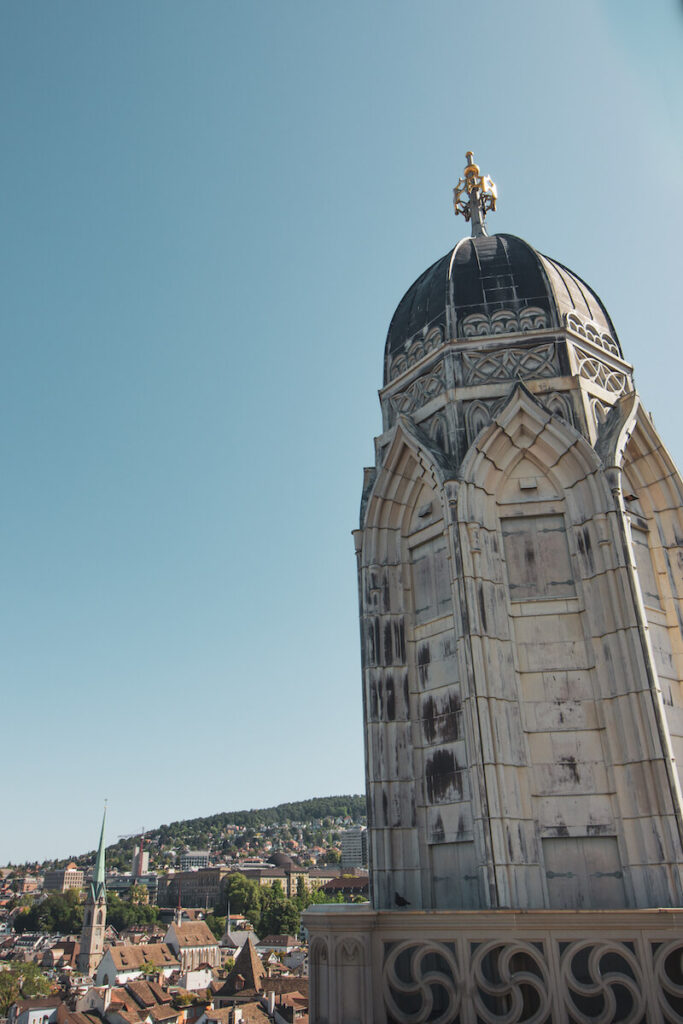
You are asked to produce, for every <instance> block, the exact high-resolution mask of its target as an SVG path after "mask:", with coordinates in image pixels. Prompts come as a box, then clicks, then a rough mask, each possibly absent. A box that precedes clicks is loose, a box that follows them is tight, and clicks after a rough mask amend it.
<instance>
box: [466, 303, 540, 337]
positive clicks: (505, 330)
mask: <svg viewBox="0 0 683 1024" xmlns="http://www.w3.org/2000/svg"><path fill="white" fill-rule="evenodd" d="M548 327H549V321H548V314H547V313H546V311H545V310H544V309H541V308H540V307H539V306H526V307H525V308H524V309H520V310H519V311H518V312H516V311H515V310H513V309H499V310H497V311H496V312H495V313H470V315H469V316H466V317H464V319H463V320H462V321H461V323H460V325H459V329H458V334H459V335H460V337H463V338H484V337H487V336H488V335H491V334H516V333H518V332H520V331H542V330H546V329H547V328H548Z"/></svg>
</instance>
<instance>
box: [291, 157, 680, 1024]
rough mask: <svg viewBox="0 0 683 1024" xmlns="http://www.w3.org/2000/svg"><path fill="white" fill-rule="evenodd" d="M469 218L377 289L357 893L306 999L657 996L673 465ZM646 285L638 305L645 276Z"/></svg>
mask: <svg viewBox="0 0 683 1024" xmlns="http://www.w3.org/2000/svg"><path fill="white" fill-rule="evenodd" d="M467 159H468V164H467V167H466V169H465V172H464V176H463V178H461V180H460V182H459V183H458V186H457V188H456V190H455V206H456V212H457V213H462V214H463V215H464V216H465V217H466V219H468V220H469V221H470V223H471V225H472V237H470V238H464V239H462V241H460V242H459V243H458V244H457V245H456V246H455V247H454V248H453V249H452V250H451V251H450V252H448V253H447V254H446V255H445V256H444V257H443V258H442V259H440V260H438V261H437V262H436V263H434V264H433V265H432V266H431V267H430V268H429V269H427V270H426V271H425V272H424V273H423V274H422V275H421V276H420V277H419V278H418V280H417V281H416V282H415V283H414V284H413V285H412V286H411V288H410V289H409V290H408V292H407V293H406V295H405V296H404V298H403V299H402V300H401V302H400V303H399V305H398V307H397V309H396V312H395V314H394V317H393V319H392V321H391V324H390V327H389V332H388V336H387V341H386V346H385V358H384V383H383V387H382V390H381V391H380V401H381V408H382V418H383V432H382V434H381V435H380V436H379V437H378V438H377V439H376V443H375V451H376V463H375V466H373V467H372V468H370V469H367V470H366V471H365V478H364V486H363V494H362V501H361V517H360V527H359V529H358V530H356V531H355V533H354V539H355V547H356V555H357V564H358V578H359V594H360V607H361V637H362V665H363V685H364V720H365V748H366V786H367V793H368V804H369V815H368V819H369V824H368V836H369V853H370V882H371V902H370V903H369V904H360V905H356V906H353V905H349V906H339V907H328V908H326V907H313V908H311V909H309V911H308V912H307V913H306V915H305V917H304V921H305V925H306V927H307V929H308V932H309V934H310V938H311V943H310V967H309V970H310V977H311V985H312V990H311V1007H310V1013H311V1017H310V1019H311V1022H312V1024H320V1022H322V1021H327V1022H329V1024H331V1022H336V1021H346V1020H355V1021H363V1022H371V1021H372V1022H377V1024H381V1022H389V1021H392V1022H399V1021H427V1020H429V1021H432V1022H434V1021H437V1020H438V1021H439V1022H442V1024H447V1022H448V1024H453V1022H464V1021H474V1020H477V1021H480V1022H482V1024H491V1022H493V1021H495V1020H498V1021H501V1020H505V1021H506V1022H507V1024H513V1022H520V1021H530V1020H534V1021H539V1022H540V1021H552V1022H553V1024H566V1022H569V1021H579V1020H580V1021H582V1022H587V1021H592V1020H595V1021H597V1020H600V1021H607V1020H627V1019H628V1020H632V1021H641V1020H642V1021H645V1020H648V1021H654V1020H659V1019H664V1018H666V1019H671V1020H673V1019H676V1016H677V1015H679V1014H680V1005H681V1004H680V995H679V993H680V988H679V985H680V980H679V979H680V974H679V966H677V965H679V964H680V959H681V955H682V953H683V928H682V926H681V911H680V909H676V908H681V907H682V906H683V798H682V792H681V777H680V771H681V770H682V769H683V688H682V685H681V684H682V681H683V641H682V632H681V629H682V628H681V622H682V621H683V618H682V615H681V597H682V596H683V571H682V569H683V550H682V544H683V541H682V540H681V538H683V482H682V481H681V478H680V476H679V474H678V472H677V470H676V468H675V466H674V464H673V462H672V460H671V457H670V455H669V454H668V452H667V450H666V447H665V446H664V444H663V442H662V440H661V439H660V437H659V436H658V434H657V431H656V429H655V427H654V424H653V422H652V419H651V417H650V415H649V414H648V413H647V412H646V411H645V409H644V408H643V406H642V404H641V402H640V399H639V397H638V394H637V392H636V391H635V387H634V383H633V376H632V367H631V366H630V365H629V363H628V362H627V361H626V359H625V357H624V355H623V353H622V349H621V346H620V343H619V339H618V336H617V333H616V330H615V328H614V325H613V323H612V321H611V319H610V316H609V314H608V312H607V310H606V308H605V306H604V305H603V303H602V302H601V300H600V299H599V297H598V296H597V294H596V293H595V292H594V291H593V289H592V288H590V287H589V286H588V285H587V284H586V283H585V282H584V281H583V280H582V279H581V278H580V277H578V276H577V275H576V274H574V273H573V272H572V271H570V270H568V269H567V268H566V267H565V266H563V265H562V264H561V263H558V262H557V261H556V260H554V259H550V258H549V257H547V256H544V255H542V254H541V253H539V252H538V251H537V250H536V249H534V248H533V247H532V246H531V245H529V244H528V243H527V242H525V241H523V240H522V239H521V238H518V237H516V236H513V235H508V234H500V235H495V234H494V235H491V236H489V235H488V234H487V224H486V222H485V216H486V213H487V212H489V211H491V210H493V209H495V205H496V194H495V187H494V186H493V183H492V182H491V181H490V179H488V178H487V177H486V176H484V175H481V174H480V171H479V168H478V167H477V166H476V164H474V161H473V159H472V154H471V153H468V154H467ZM646 301H650V298H649V297H647V299H646Z"/></svg>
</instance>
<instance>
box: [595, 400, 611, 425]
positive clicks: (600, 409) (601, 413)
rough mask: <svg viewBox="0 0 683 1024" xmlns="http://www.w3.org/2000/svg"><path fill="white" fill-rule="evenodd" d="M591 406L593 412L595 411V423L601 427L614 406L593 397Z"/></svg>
mask: <svg viewBox="0 0 683 1024" xmlns="http://www.w3.org/2000/svg"><path fill="white" fill-rule="evenodd" d="M590 407H591V412H592V413H593V419H594V420H595V425H596V427H598V429H599V428H600V427H601V426H602V424H603V423H604V422H605V420H606V419H607V414H608V413H609V411H610V409H611V408H612V406H611V405H608V404H607V402H601V401H600V399H599V398H591V400H590Z"/></svg>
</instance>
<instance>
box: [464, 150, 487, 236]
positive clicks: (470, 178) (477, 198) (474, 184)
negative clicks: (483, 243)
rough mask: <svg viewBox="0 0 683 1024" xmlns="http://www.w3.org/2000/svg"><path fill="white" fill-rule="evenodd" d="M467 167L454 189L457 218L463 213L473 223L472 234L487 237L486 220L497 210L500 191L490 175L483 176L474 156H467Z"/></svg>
mask: <svg viewBox="0 0 683 1024" xmlns="http://www.w3.org/2000/svg"><path fill="white" fill-rule="evenodd" d="M465 159H466V160H467V166H466V167H465V170H464V172H463V174H464V177H462V178H460V180H459V181H458V184H457V185H456V186H455V188H454V189H453V207H454V209H455V213H456V216H457V214H459V213H461V214H462V215H463V217H464V218H465V220H466V221H470V220H471V221H472V234H473V235H485V234H486V228H485V227H484V219H485V217H486V214H487V213H488V212H489V210H495V208H496V200H497V198H498V190H497V189H496V186H495V183H494V182H493V181H492V180H491V178H489V176H488V174H481V172H480V170H479V167H478V166H477V164H475V162H474V154H473V153H472V152H471V150H470V151H468V152H467V153H466V154H465Z"/></svg>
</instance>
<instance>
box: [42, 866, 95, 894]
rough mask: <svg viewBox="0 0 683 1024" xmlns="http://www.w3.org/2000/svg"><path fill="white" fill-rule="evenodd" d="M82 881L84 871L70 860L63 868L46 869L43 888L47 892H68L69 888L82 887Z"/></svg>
mask: <svg viewBox="0 0 683 1024" xmlns="http://www.w3.org/2000/svg"><path fill="white" fill-rule="evenodd" d="M84 881H85V873H84V872H83V871H82V870H81V869H80V868H79V867H78V866H77V865H76V864H74V863H73V861H72V862H71V864H67V866H66V867H65V868H56V869H55V870H54V871H46V872H45V879H44V881H43V889H47V891H48V892H68V890H69V889H82V888H83V884H84Z"/></svg>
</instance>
